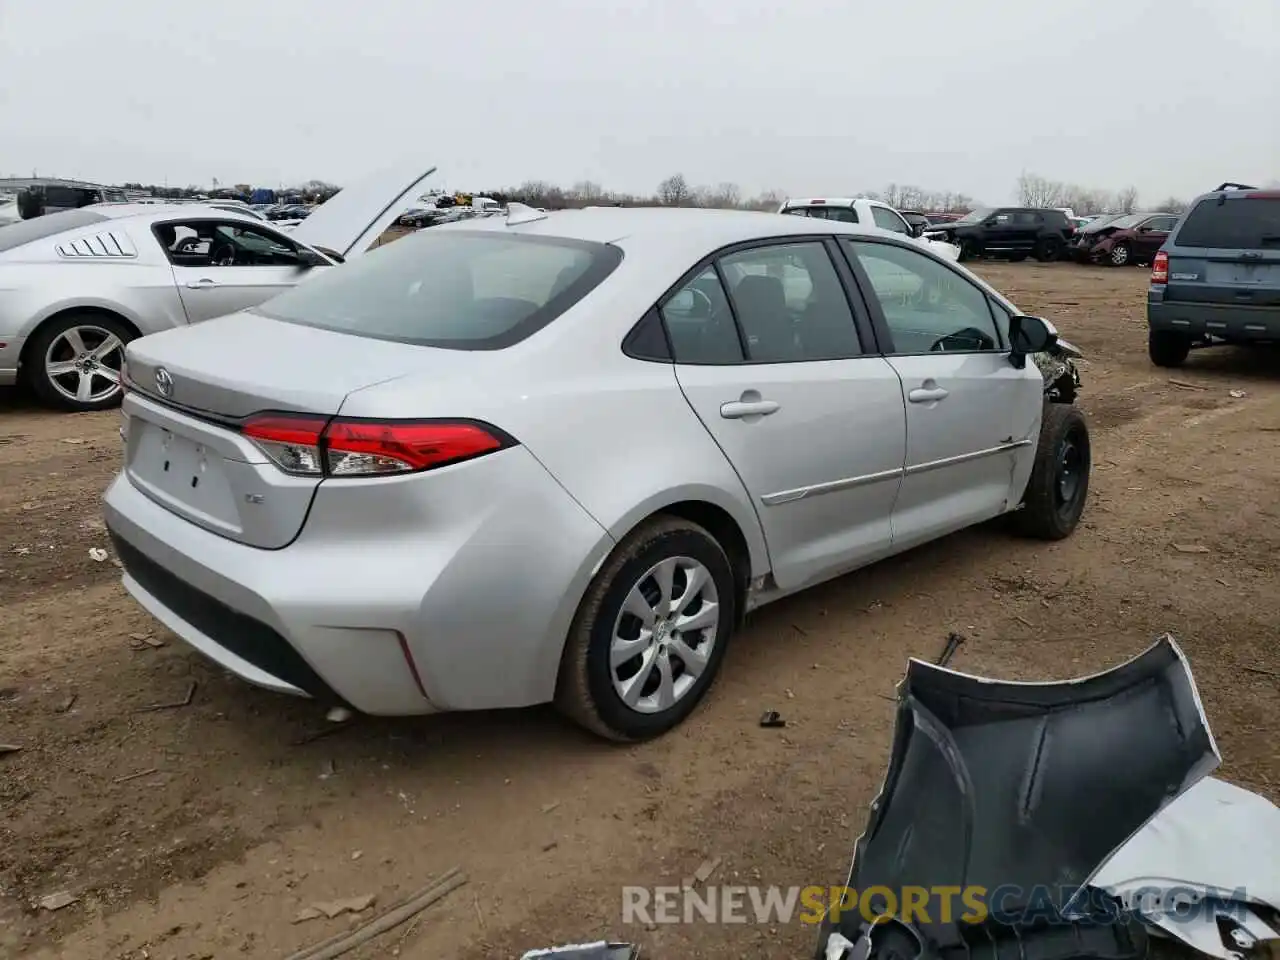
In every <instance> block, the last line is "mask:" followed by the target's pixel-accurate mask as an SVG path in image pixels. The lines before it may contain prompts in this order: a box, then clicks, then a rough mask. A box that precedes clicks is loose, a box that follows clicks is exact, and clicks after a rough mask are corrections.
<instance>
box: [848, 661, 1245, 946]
mask: <svg viewBox="0 0 1280 960" xmlns="http://www.w3.org/2000/svg"><path fill="white" fill-rule="evenodd" d="M1219 762H1220V757H1219V755H1218V752H1217V748H1216V746H1215V744H1214V742H1213V736H1212V734H1211V733H1210V731H1209V729H1208V725H1207V723H1206V721H1205V718H1204V714H1203V711H1202V709H1201V707H1200V701H1199V697H1198V695H1197V693H1196V689H1195V682H1194V681H1193V680H1192V678H1191V674H1190V672H1189V670H1188V668H1187V665H1186V661H1185V659H1184V658H1183V656H1182V652H1181V650H1179V648H1178V646H1177V644H1176V643H1175V642H1174V641H1173V639H1172V638H1171V637H1167V636H1166V637H1163V638H1161V639H1160V640H1158V641H1156V643H1155V644H1154V645H1152V646H1151V647H1150V648H1148V649H1147V650H1146V651H1145V652H1144V653H1142V654H1141V655H1140V656H1138V657H1136V658H1135V659H1133V660H1131V661H1129V662H1128V663H1125V664H1122V665H1121V666H1118V667H1116V668H1114V669H1112V670H1109V671H1107V672H1105V673H1101V674H1097V675H1095V676H1091V677H1086V678H1083V679H1080V680H1075V681H1064V682H1051V683H1013V682H1005V681H992V680H985V679H980V678H977V677H972V676H968V675H965V674H961V673H956V672H954V671H951V670H948V669H945V668H941V667H937V666H935V665H933V664H929V663H925V662H922V661H919V660H912V661H911V663H910V666H909V667H908V670H907V675H906V678H905V679H904V680H903V682H902V685H901V686H900V688H899V706H898V713H897V718H896V726H895V731H894V741H893V752H892V757H891V759H890V763H889V770H888V774H887V776H886V779H885V783H884V787H883V789H882V791H881V794H880V796H879V797H878V798H877V800H876V802H875V803H874V804H873V805H872V809H871V816H870V822H869V824H868V826H867V829H866V832H865V833H864V834H863V836H862V837H860V838H859V839H858V842H857V844H856V845H855V848H854V862H853V866H852V869H851V871H850V878H849V884H848V885H849V886H850V887H852V888H853V889H854V890H857V891H862V890H866V889H867V888H869V887H872V886H887V887H888V888H889V889H891V890H894V891H900V890H901V889H902V888H903V887H908V886H917V887H925V888H933V887H938V886H955V887H969V886H980V887H984V888H986V890H987V892H988V896H990V894H991V893H992V892H993V891H995V890H997V889H999V888H1006V890H1008V888H1010V887H1011V886H1015V887H1017V888H1019V889H1020V890H1021V893H1020V894H1017V893H1014V894H1010V895H1007V896H1002V898H1001V899H1002V902H1001V903H988V906H989V907H990V908H991V909H992V910H993V916H992V918H991V920H989V921H988V922H989V923H990V922H999V920H998V917H997V916H996V915H995V913H994V911H997V910H1001V909H1003V910H1004V911H1010V910H1017V909H1018V908H1019V907H1025V906H1028V903H1027V899H1028V898H1029V897H1031V895H1032V892H1033V891H1035V892H1036V895H1035V897H1034V901H1035V903H1034V906H1035V907H1036V908H1043V907H1044V906H1046V904H1045V900H1046V895H1045V890H1046V889H1047V891H1048V896H1047V900H1048V902H1049V904H1048V905H1051V906H1052V908H1054V909H1056V910H1058V911H1060V912H1061V911H1062V910H1063V908H1066V907H1067V906H1068V901H1069V900H1071V899H1072V895H1073V894H1074V893H1077V892H1078V891H1080V888H1082V887H1083V886H1084V885H1085V884H1086V883H1087V882H1088V881H1089V880H1090V878H1091V877H1092V876H1093V874H1094V873H1095V872H1096V871H1097V870H1098V868H1100V867H1101V866H1102V864H1103V863H1104V862H1106V860H1107V859H1108V858H1109V857H1110V856H1111V854H1112V853H1113V852H1114V851H1115V850H1116V849H1117V848H1118V847H1120V846H1121V845H1122V844H1123V843H1124V842H1125V841H1126V840H1128V839H1129V837H1131V836H1132V835H1133V834H1134V833H1135V832H1136V831H1137V830H1138V829H1139V828H1141V827H1142V826H1143V825H1144V824H1145V823H1146V822H1147V821H1148V820H1150V819H1151V818H1152V817H1153V816H1154V815H1155V814H1156V813H1157V812H1159V810H1160V809H1161V808H1162V807H1163V806H1164V805H1165V804H1167V803H1169V802H1170V801H1171V800H1173V799H1174V798H1175V797H1176V796H1178V794H1180V793H1181V792H1183V791H1184V790H1185V789H1187V788H1188V787H1189V786H1191V785H1192V784H1193V783H1195V782H1196V781H1197V780H1199V779H1201V778H1202V777H1204V776H1205V775H1206V774H1208V773H1209V772H1210V771H1212V770H1213V769H1214V768H1215V767H1217V765H1218V764H1219ZM1037 888H1041V889H1039V890H1037ZM1075 899H1076V900H1077V903H1074V904H1072V905H1071V906H1072V912H1074V911H1075V909H1076V908H1078V907H1079V906H1080V904H1081V903H1082V902H1083V901H1084V900H1086V899H1088V894H1087V892H1084V893H1081V895H1080V896H1079V897H1076V898H1075ZM957 912H959V911H957ZM845 917H846V919H847V921H855V918H854V917H853V916H852V915H849V914H846V915H845ZM930 919H931V920H932V921H933V922H932V923H924V922H918V923H917V924H916V925H915V930H916V933H917V934H918V935H919V936H920V937H921V938H922V939H923V940H924V941H925V942H926V943H930V942H931V943H932V944H933V945H934V946H935V947H938V946H944V945H947V944H956V943H957V942H958V941H959V939H960V937H961V932H960V930H959V928H958V924H956V923H954V922H953V923H950V924H942V923H941V922H939V921H940V918H939V917H938V916H937V915H936V913H935V914H934V915H933V916H931V917H930Z"/></svg>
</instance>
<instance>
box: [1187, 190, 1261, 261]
mask: <svg viewBox="0 0 1280 960" xmlns="http://www.w3.org/2000/svg"><path fill="white" fill-rule="evenodd" d="M1177 243H1178V246H1180V247H1209V248H1214V247H1216V248H1219V249H1224V250H1258V249H1261V248H1263V247H1266V248H1268V249H1271V250H1275V249H1277V248H1278V247H1280V196H1276V197H1241V198H1239V199H1231V200H1224V201H1222V202H1219V201H1218V198H1217V197H1216V196H1213V197H1206V198H1205V199H1204V200H1201V201H1200V202H1199V203H1197V204H1196V205H1195V207H1194V209H1192V211H1191V212H1190V213H1189V214H1187V218H1186V220H1184V221H1183V222H1182V227H1181V228H1180V229H1179V230H1178V236H1177Z"/></svg>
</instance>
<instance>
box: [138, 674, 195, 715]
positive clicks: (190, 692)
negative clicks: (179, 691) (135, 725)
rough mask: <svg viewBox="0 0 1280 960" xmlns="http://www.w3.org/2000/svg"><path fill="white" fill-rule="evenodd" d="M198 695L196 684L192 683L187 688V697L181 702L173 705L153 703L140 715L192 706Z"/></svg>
mask: <svg viewBox="0 0 1280 960" xmlns="http://www.w3.org/2000/svg"><path fill="white" fill-rule="evenodd" d="M195 695H196V682H195V681H194V680H192V681H191V685H190V686H189V687H187V695H186V696H185V697H183V698H182V699H181V700H175V701H174V702H173V703H153V704H151V706H149V707H143V708H142V709H141V710H139V711H138V712H139V713H150V712H151V711H153V710H175V709H177V708H178V707H186V706H190V705H191V698H192V697H194V696H195Z"/></svg>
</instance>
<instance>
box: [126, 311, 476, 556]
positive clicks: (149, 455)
mask: <svg viewBox="0 0 1280 960" xmlns="http://www.w3.org/2000/svg"><path fill="white" fill-rule="evenodd" d="M451 355H452V356H453V357H455V358H456V352H455V351H443V350H429V349H426V348H420V347H413V346H409V345H405V344H398V343H391V342H387V341H381V340H370V339H366V338H361V337H355V336H351V335H349V334H342V333H335V332H332V331H327V330H319V329H314V328H310V327H304V326H301V325H297V324H290V323H283V322H280V321H276V320H271V319H268V318H266V317H263V316H260V315H257V314H249V313H240V314H232V315H230V316H227V317H222V318H219V319H217V320H210V321H207V322H205V323H202V324H199V325H197V326H193V327H185V328H181V329H178V330H173V331H167V332H165V333H159V334H154V335H152V336H149V337H144V338H141V339H139V340H135V341H133V342H132V343H131V344H130V345H129V348H128V352H127V356H126V366H127V371H128V380H129V389H128V392H127V393H126V396H125V402H124V409H123V414H124V417H125V425H124V427H123V430H122V432H123V434H124V437H125V472H126V473H127V475H128V477H129V479H130V481H131V482H132V483H133V484H134V486H136V487H137V488H138V489H139V490H141V491H142V492H143V493H144V494H146V495H147V496H148V497H149V498H151V499H152V500H154V501H155V502H156V503H158V504H160V505H161V506H163V507H165V508H166V509H167V510H169V511H171V512H172V513H175V514H177V515H178V516H181V517H183V518H184V519H186V520H188V521H190V522H192V523H195V524H197V525H199V526H201V527H203V528H205V529H206V530H210V531H212V532H214V533H217V534H219V535H221V536H225V537H228V538H230V539H232V540H236V541H239V542H241V543H246V544H249V545H251V546H255V547H263V548H267V549H276V548H280V547H284V546H287V545H288V544H289V543H291V542H292V541H293V539H294V538H295V537H296V536H297V535H298V532H299V531H300V530H301V529H302V525H303V523H304V521H305V520H306V516H307V511H308V510H309V508H310V505H311V498H312V495H313V494H314V492H315V489H316V487H317V486H318V485H319V484H320V481H321V477H320V476H318V475H317V476H295V475H291V474H288V473H285V472H283V471H282V470H280V469H279V468H278V467H277V466H276V465H275V464H274V463H272V462H271V460H270V458H268V457H267V456H266V454H265V453H264V452H263V450H262V449H261V448H259V447H258V446H257V445H255V444H254V442H253V441H252V440H250V439H249V438H248V437H246V436H244V435H243V434H242V432H241V425H242V424H243V422H244V420H245V418H246V417H248V416H249V415H250V414H254V413H260V412H263V411H288V412H302V413H308V414H314V415H316V417H317V418H318V419H319V420H321V421H324V420H327V419H328V418H329V417H331V416H333V415H334V414H336V413H337V412H338V411H339V409H340V408H341V406H342V404H343V402H344V400H345V399H346V398H347V397H348V396H349V395H350V394H351V393H352V392H354V391H358V390H360V389H362V388H364V387H368V386H371V385H373V384H377V383H383V382H386V381H387V380H392V379H395V378H396V377H399V376H401V375H403V374H404V373H406V372H408V371H410V370H414V369H428V370H433V371H435V370H438V371H439V373H440V375H441V377H442V378H443V377H445V376H447V375H448V373H449V364H448V361H449V359H450V356H451ZM454 366H455V368H456V366H457V365H456V363H455V365H454ZM462 366H464V367H465V366H466V365H465V364H462Z"/></svg>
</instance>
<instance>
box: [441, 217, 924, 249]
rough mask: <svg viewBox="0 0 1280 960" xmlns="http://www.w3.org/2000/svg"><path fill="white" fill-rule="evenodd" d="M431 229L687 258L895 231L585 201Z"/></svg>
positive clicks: (889, 234) (888, 234) (886, 234)
mask: <svg viewBox="0 0 1280 960" xmlns="http://www.w3.org/2000/svg"><path fill="white" fill-rule="evenodd" d="M430 229H431V231H432V233H435V232H437V231H441V230H447V231H476V230H483V231H486V232H494V233H511V234H514V235H521V234H523V235H532V236H544V237H561V238H564V239H569V240H587V241H594V242H596V243H616V244H619V245H621V246H624V247H627V248H638V247H650V246H653V247H662V248H666V249H669V250H671V251H672V253H673V255H674V254H676V253H679V255H680V257H681V258H682V259H683V258H686V257H687V256H688V255H690V254H695V255H696V256H697V257H699V258H700V257H701V256H704V255H705V254H706V253H709V252H711V251H712V250H716V249H719V248H720V247H724V246H728V245H729V244H732V243H740V242H746V241H751V240H764V239H769V238H772V237H784V236H789V235H796V236H804V235H809V236H812V235H814V234H848V235H850V236H866V237H893V238H895V239H897V240H901V239H902V238H901V236H900V235H899V234H896V233H893V232H892V231H889V230H883V229H881V228H879V227H875V226H872V225H870V224H855V223H844V222H841V221H837V220H814V219H812V218H810V217H795V216H790V215H788V214H785V213H760V212H756V211H753V210H705V209H698V208H682V207H585V208H583V209H581V210H561V211H558V212H556V213H551V214H547V215H546V216H544V217H542V218H540V219H537V220H530V221H526V222H524V223H519V224H513V225H511V226H508V225H507V221H506V218H504V217H487V218H484V219H473V220H460V221H456V222H454V223H445V224H440V225H439V226H435V227H431V228H430Z"/></svg>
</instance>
